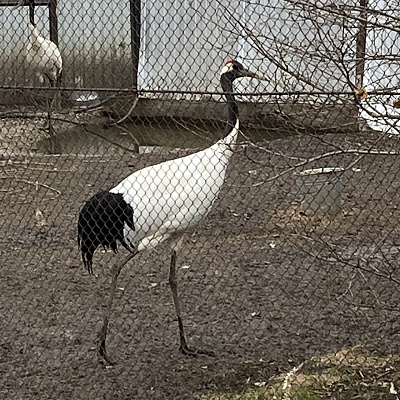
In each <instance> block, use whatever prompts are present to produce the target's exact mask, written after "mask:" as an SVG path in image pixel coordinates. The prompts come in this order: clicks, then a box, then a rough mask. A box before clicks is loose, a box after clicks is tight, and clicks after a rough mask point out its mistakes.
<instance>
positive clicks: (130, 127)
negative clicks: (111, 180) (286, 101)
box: [36, 119, 278, 156]
mask: <svg viewBox="0 0 400 400" xmlns="http://www.w3.org/2000/svg"><path fill="white" fill-rule="evenodd" d="M245 135H246V137H247V138H248V139H249V140H251V141H256V142H258V141H260V140H266V139H267V140H268V139H269V140H271V139H272V138H276V137H278V136H277V135H271V134H270V133H268V132H267V131H262V130H260V129H257V130H255V129H253V130H246V132H245ZM223 136H224V127H223V125H222V126H219V124H218V123H213V122H212V121H208V122H204V121H196V122H195V123H192V122H187V121H186V122H181V121H177V120H172V119H171V120H152V121H150V120H149V121H141V122H139V123H138V122H136V123H129V124H126V125H124V127H120V126H112V127H109V128H101V127H96V126H91V127H88V128H86V129H84V128H82V127H73V128H71V129H68V130H64V131H59V132H57V134H56V135H55V136H54V137H52V138H46V139H43V140H40V141H39V142H37V147H36V150H37V151H39V152H43V153H63V154H86V155H107V156H113V155H122V154H124V153H126V152H132V153H136V154H137V153H138V154H143V153H149V152H153V151H161V150H166V151H168V149H171V148H181V149H183V148H184V149H191V148H193V149H200V148H205V147H207V146H210V145H211V144H213V143H214V142H216V141H217V140H218V139H220V138H221V137H223ZM239 140H246V139H245V138H244V137H242V138H241V139H239Z"/></svg>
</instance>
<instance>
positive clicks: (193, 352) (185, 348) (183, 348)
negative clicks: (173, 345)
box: [179, 345, 215, 357]
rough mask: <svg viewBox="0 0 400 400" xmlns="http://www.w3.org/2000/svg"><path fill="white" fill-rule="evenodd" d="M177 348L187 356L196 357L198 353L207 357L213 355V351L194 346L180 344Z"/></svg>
mask: <svg viewBox="0 0 400 400" xmlns="http://www.w3.org/2000/svg"><path fill="white" fill-rule="evenodd" d="M179 350H180V351H181V353H182V354H184V355H185V356H189V357H197V356H199V355H203V356H208V357H214V356H215V353H214V352H213V351H208V350H200V349H196V348H195V347H192V348H190V347H188V346H187V345H181V346H180V348H179Z"/></svg>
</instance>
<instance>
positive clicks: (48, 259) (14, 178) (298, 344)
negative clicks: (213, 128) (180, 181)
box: [0, 120, 400, 400]
mask: <svg viewBox="0 0 400 400" xmlns="http://www.w3.org/2000/svg"><path fill="white" fill-rule="evenodd" d="M36 127H37V126H36V125H35V124H34V123H32V121H30V122H29V123H27V122H23V121H21V120H12V121H10V120H6V121H3V122H2V125H1V132H2V138H3V144H2V149H1V150H2V151H1V152H0V154H2V159H1V161H0V198H1V205H2V206H1V209H0V213H1V220H0V221H1V222H0V254H1V260H2V262H1V264H0V268H1V273H0V289H1V290H0V320H1V325H0V326H1V339H0V374H1V385H0V397H2V398H7V399H8V398H10V399H21V400H22V399H57V400H60V399H132V398H141V399H145V398H146V399H164V398H165V399H186V398H187V399H193V398H198V397H201V396H202V395H209V394H210V393H219V392H225V391H227V390H236V389H238V390H240V389H242V388H244V387H246V385H253V384H254V383H255V382H260V381H268V379H269V378H270V377H272V376H274V375H275V374H276V373H278V372H279V371H288V370H290V369H291V368H293V366H295V365H298V364H300V363H301V362H303V361H304V360H307V359H308V358H310V357H312V356H317V355H322V354H324V353H326V352H334V351H337V350H339V349H341V348H344V347H348V346H353V345H357V344H363V345H373V346H375V347H376V348H378V349H379V350H380V351H381V352H384V353H386V354H394V353H398V352H399V351H400V349H399V329H400V319H399V316H400V307H399V302H400V292H399V281H400V271H399V269H398V267H397V264H398V262H397V260H398V245H399V243H400V238H399V233H398V220H399V216H400V215H399V214H400V212H399V207H398V198H399V193H398V190H399V187H400V181H399V179H398V176H399V170H400V161H399V156H398V155H376V154H374V155H371V154H370V155H365V156H364V157H363V158H361V159H359V160H358V162H357V163H356V164H354V165H351V164H352V163H353V162H354V161H356V160H357V159H358V158H359V157H360V154H354V153H351V154H347V155H334V156H331V157H324V158H322V159H320V160H319V161H315V162H312V163H308V164H307V165H305V166H304V167H300V168H298V170H302V169H305V168H311V167H323V166H335V167H336V166H342V167H345V168H346V167H349V169H347V170H346V171H345V172H344V174H343V176H342V181H343V183H344V190H343V198H342V209H341V211H340V213H339V214H338V215H336V216H329V215H321V216H319V215H317V216H306V215H304V214H303V213H301V212H300V209H299V201H298V200H299V198H300V197H299V188H298V186H297V185H296V179H295V176H294V174H293V172H294V170H291V169H290V167H291V166H293V165H295V164H297V163H300V162H302V159H305V158H308V157H315V156H318V155H320V154H323V153H325V152H328V151H340V148H342V149H351V150H360V149H367V148H368V147H369V146H372V147H373V148H374V149H378V150H383V151H386V152H387V151H395V152H397V151H400V142H399V138H398V137H384V138H380V139H379V135H377V134H376V133H373V132H368V133H367V132H363V133H359V134H354V135H346V136H344V135H340V134H335V135H324V136H319V137H313V136H305V135H301V136H293V137H289V138H282V139H276V140H274V141H271V142H268V141H266V142H264V143H259V145H258V147H254V146H249V147H248V148H247V151H246V153H245V152H243V151H239V152H238V153H237V154H235V155H234V156H233V158H232V160H231V163H230V167H229V171H228V176H227V180H226V184H225V186H224V189H223V191H222V192H221V194H220V196H219V199H218V201H217V202H216V204H215V207H214V209H213V211H212V213H211V214H210V215H209V216H208V218H207V219H206V220H205V221H204V222H203V223H202V225H200V226H199V227H198V229H197V230H196V232H195V233H194V234H193V235H192V236H190V237H188V238H187V239H186V242H185V246H184V248H183V250H182V252H181V254H179V258H178V262H179V265H180V269H179V274H178V279H179V290H180V293H181V298H182V303H183V315H184V324H185V327H186V330H187V336H188V340H189V343H190V344H193V345H195V346H197V347H200V348H205V349H212V350H213V351H214V352H215V357H203V356H201V357H198V358H186V357H184V356H183V355H181V354H180V353H179V351H178V346H179V336H178V329H177V321H176V318H175V313H174V307H173V303H172V297H171V293H170V290H169V286H168V282H167V273H168V246H167V245H161V246H160V247H159V248H157V249H156V250H155V251H151V252H150V251H149V252H145V253H142V254H140V255H139V256H138V257H137V258H136V259H135V261H134V262H131V263H130V264H129V265H128V266H127V267H126V268H125V269H124V270H123V272H122V273H121V276H120V279H119V283H118V288H119V289H118V291H117V298H116V300H115V304H114V308H113V315H112V319H111V326H110V332H109V337H108V351H109V354H110V356H111V357H112V358H113V359H114V361H115V362H116V365H115V366H114V367H112V368H106V367H105V366H104V365H102V364H100V363H99V362H98V360H97V358H96V352H95V350H94V349H95V344H94V340H95V338H96V334H97V331H98V329H99V328H100V326H101V321H102V313H103V310H104V306H105V304H106V300H107V294H108V287H109V267H110V265H111V263H112V262H114V261H115V259H116V256H114V255H112V254H111V253H102V252H101V251H100V250H99V251H98V252H97V253H96V255H95V273H96V274H97V275H98V277H97V278H94V277H92V276H89V275H88V273H87V272H86V271H85V270H84V269H83V267H82V265H81V260H80V256H79V254H78V249H77V245H76V221H77V215H78V212H79V209H80V208H81V207H82V205H83V204H84V202H85V200H87V199H88V198H89V197H90V196H91V195H93V194H94V193H95V192H97V191H98V190H100V189H105V188H110V187H112V186H114V185H115V183H117V182H118V181H119V180H120V179H122V178H123V177H125V176H127V175H128V174H130V173H131V172H132V171H133V170H136V169H138V168H140V167H142V166H144V165H149V164H152V163H155V162H158V161H160V160H161V159H166V158H174V157H177V156H178V155H181V154H184V153H185V152H184V151H171V152H165V153H154V154H145V155H140V156H135V155H132V154H125V155H124V156H121V155H118V156H117V155H116V156H102V157H93V156H90V157H84V156H77V155H61V156H54V155H44V154H39V153H35V152H34V151H29V150H30V149H32V147H31V146H33V144H34V143H35V140H36V139H37V138H38V137H39V136H40V135H39V134H37V129H36ZM7 135H8V139H7ZM35 135H36V136H35ZM377 139H379V140H378V141H377ZM376 141H377V142H376ZM375 142H376V143H375ZM285 171H286V172H287V173H284V172H285ZM277 175H280V176H279V177H278V178H276V179H273V180H271V181H269V182H266V181H267V180H268V179H270V178H272V177H273V176H277ZM121 252H122V253H123V252H124V250H121ZM122 256H123V255H122V254H120V256H119V257H122Z"/></svg>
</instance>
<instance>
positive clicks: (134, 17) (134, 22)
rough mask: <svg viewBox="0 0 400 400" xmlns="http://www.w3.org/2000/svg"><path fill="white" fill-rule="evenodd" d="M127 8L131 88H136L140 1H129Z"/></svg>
mask: <svg viewBox="0 0 400 400" xmlns="http://www.w3.org/2000/svg"><path fill="white" fill-rule="evenodd" d="M129 6H130V22H131V53H132V86H133V87H134V88H137V79H138V70H139V55H140V27H141V0H129Z"/></svg>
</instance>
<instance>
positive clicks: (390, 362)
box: [200, 345, 400, 400]
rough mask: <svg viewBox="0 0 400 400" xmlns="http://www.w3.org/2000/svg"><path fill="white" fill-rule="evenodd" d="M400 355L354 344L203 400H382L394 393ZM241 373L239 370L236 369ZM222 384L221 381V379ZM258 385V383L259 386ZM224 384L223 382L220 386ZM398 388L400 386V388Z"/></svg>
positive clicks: (219, 391)
mask: <svg viewBox="0 0 400 400" xmlns="http://www.w3.org/2000/svg"><path fill="white" fill-rule="evenodd" d="M399 370H400V356H399V355H395V354H390V355H382V354H380V353H379V352H378V351H376V350H374V349H372V348H370V347H369V346H360V345H359V346H354V347H352V348H347V349H343V350H340V351H337V352H332V353H327V354H325V355H322V356H318V357H313V358H311V359H309V360H307V361H305V362H304V363H302V364H301V365H299V366H298V367H296V368H293V369H292V370H290V371H287V372H285V373H282V374H280V375H278V376H275V377H272V378H269V379H268V376H266V375H264V376H262V377H261V378H262V380H263V381H264V380H265V383H264V382H263V383H262V386H260V383H256V382H255V381H253V380H252V382H251V381H250V379H248V380H247V381H246V383H243V386H244V387H242V388H241V389H240V388H236V389H234V390H232V388H230V389H227V390H226V391H224V390H218V391H216V392H214V393H212V394H204V395H203V396H201V397H200V398H201V400H325V399H326V398H332V395H334V396H340V398H341V399H353V398H355V397H356V398H357V399H360V400H364V399H365V400H367V399H368V400H370V399H374V400H380V399H382V400H383V399H385V400H387V399H388V398H391V397H389V396H393V394H392V392H390V388H391V387H392V391H393V390H394V389H393V387H394V386H393V385H394V383H395V382H397V381H398V379H399V376H400V373H399ZM236 372H237V371H236ZM220 383H221V382H220ZM256 385H257V386H256ZM219 387H221V385H219ZM397 390H398V388H397Z"/></svg>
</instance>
